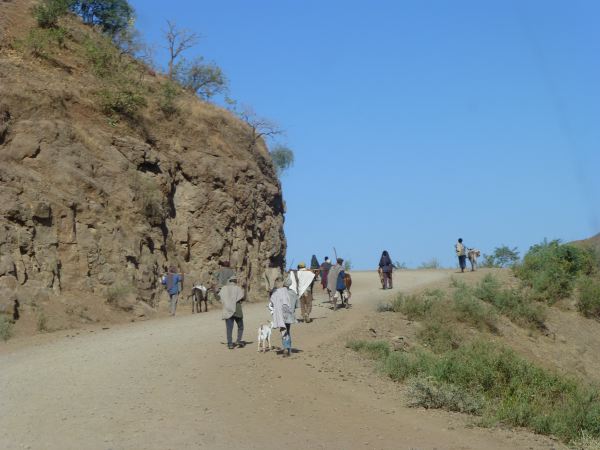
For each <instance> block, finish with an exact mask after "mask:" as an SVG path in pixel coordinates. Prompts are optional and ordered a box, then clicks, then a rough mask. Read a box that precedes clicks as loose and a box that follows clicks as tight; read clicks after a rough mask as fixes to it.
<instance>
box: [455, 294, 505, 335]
mask: <svg viewBox="0 0 600 450" xmlns="http://www.w3.org/2000/svg"><path fill="white" fill-rule="evenodd" d="M452 299H453V301H454V311H455V313H456V316H457V319H458V320H459V321H461V322H464V323H468V324H469V325H472V326H474V327H475V328H478V329H480V330H482V329H488V330H489V331H492V332H497V331H498V327H497V325H496V322H497V318H496V314H495V312H494V311H493V310H492V309H490V308H489V307H487V306H486V305H484V304H483V303H482V302H481V301H479V299H478V298H476V297H475V296H474V295H473V293H472V292H471V290H470V289H468V288H466V287H464V288H458V289H456V290H455V291H454V294H453V295H452Z"/></svg>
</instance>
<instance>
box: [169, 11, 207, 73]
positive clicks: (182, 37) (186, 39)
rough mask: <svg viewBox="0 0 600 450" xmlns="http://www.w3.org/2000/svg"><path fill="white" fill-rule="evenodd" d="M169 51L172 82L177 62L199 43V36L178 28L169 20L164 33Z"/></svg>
mask: <svg viewBox="0 0 600 450" xmlns="http://www.w3.org/2000/svg"><path fill="white" fill-rule="evenodd" d="M164 34H165V38H166V39H167V50H168V51H169V72H168V76H169V79H170V80H171V81H173V80H174V79H175V75H176V72H177V65H178V63H177V62H176V60H177V59H178V58H179V57H180V56H181V54H182V53H183V52H184V51H186V50H189V49H190V48H192V47H193V46H194V45H196V44H197V43H198V39H199V36H198V35H197V34H196V33H194V32H192V31H189V30H186V29H181V28H177V25H176V24H175V23H174V22H171V21H169V20H167V29H166V30H165V31H164Z"/></svg>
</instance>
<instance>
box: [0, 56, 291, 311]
mask: <svg viewBox="0 0 600 450" xmlns="http://www.w3.org/2000/svg"><path fill="white" fill-rule="evenodd" d="M73 45H75V44H73ZM14 48H15V46H10V45H9V46H4V47H3V48H2V49H1V50H0V80H1V82H0V298H2V300H3V302H4V304H5V305H6V304H7V302H10V301H11V300H12V299H13V298H19V299H20V300H21V302H22V303H25V304H27V303H28V302H31V301H34V299H37V301H39V300H40V298H41V299H46V300H48V301H52V299H53V298H55V297H57V296H63V295H64V294H66V293H71V294H74V295H78V296H86V295H92V296H93V297H94V298H115V297H116V292H121V293H123V292H126V293H128V295H125V296H123V295H120V297H121V298H120V299H119V302H121V306H123V307H132V306H133V305H134V303H135V302H138V301H145V302H147V303H148V304H149V305H154V304H155V303H156V300H157V295H158V294H160V292H161V291H162V287H161V286H160V282H159V278H160V275H161V274H162V273H163V272H164V271H165V269H166V268H167V267H168V266H169V265H176V266H179V267H180V268H181V270H183V271H184V272H185V273H186V278H187V280H188V281H190V282H191V281H195V280H200V281H203V282H205V283H206V282H207V281H208V280H209V278H210V274H211V273H212V272H213V271H214V270H215V269H216V268H217V267H218V261H219V260H230V261H231V262H232V265H233V267H234V268H235V269H236V270H237V271H238V273H239V275H240V277H241V279H242V283H244V284H246V285H247V287H248V292H249V296H250V298H258V295H259V292H260V294H262V291H261V288H260V286H261V282H260V280H261V276H262V271H263V269H264V268H265V267H267V266H269V265H279V266H282V265H283V263H284V254H285V238H284V234H283V220H284V218H283V213H284V204H283V200H282V193H281V186H280V184H279V181H278V180H277V177H276V174H275V172H274V170H273V166H272V162H271V160H270V157H269V155H268V152H267V151H266V148H265V146H264V144H262V143H260V144H259V145H258V146H256V145H254V146H250V145H248V133H249V132H250V131H249V129H248V127H246V126H245V125H244V124H243V123H241V122H240V121H238V120H237V119H236V118H234V117H233V116H232V115H231V114H229V113H228V112H226V111H224V110H221V109H219V108H216V107H214V106H211V105H209V104H206V103H203V102H201V101H199V100H197V99H196V98H195V97H193V96H191V95H187V94H182V97H181V98H180V99H179V100H178V104H177V108H178V113H176V114H174V115H173V116H170V117H166V116H165V115H163V114H161V113H160V112H159V111H158V109H157V108H155V107H153V104H152V100H150V101H149V102H148V104H147V106H146V107H145V109H143V110H142V111H140V113H139V114H138V115H137V116H136V117H134V118H132V117H130V118H128V119H123V118H119V119H118V120H115V119H114V117H107V116H106V114H104V113H102V111H101V110H100V108H99V107H98V106H97V97H96V92H97V91H96V90H95V89H94V88H95V87H96V86H95V83H96V82H97V81H96V79H95V78H94V77H93V76H91V75H90V74H89V73H88V72H87V71H86V67H85V62H84V61H80V60H79V59H77V56H72V57H69V56H68V51H69V44H67V46H66V48H65V49H64V50H63V52H64V53H65V55H67V56H65V57H64V58H61V62H60V64H50V63H48V60H47V59H40V58H34V57H27V56H24V55H23V54H22V53H20V52H19V51H15V50H14ZM144 83H145V85H146V86H147V89H148V92H149V93H150V96H152V92H153V89H156V86H157V85H158V84H159V83H161V80H159V79H157V78H156V77H155V76H153V75H151V74H146V75H145V80H144ZM188 286H189V284H188ZM123 302H124V303H123Z"/></svg>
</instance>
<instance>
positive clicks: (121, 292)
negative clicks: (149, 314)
mask: <svg viewBox="0 0 600 450" xmlns="http://www.w3.org/2000/svg"><path fill="white" fill-rule="evenodd" d="M130 292H131V287H130V286H125V285H117V286H111V287H110V288H108V290H107V291H106V301H107V302H108V303H109V304H111V305H117V304H118V302H119V300H122V299H123V298H125V297H126V296H127V295H128V294H129V293H130Z"/></svg>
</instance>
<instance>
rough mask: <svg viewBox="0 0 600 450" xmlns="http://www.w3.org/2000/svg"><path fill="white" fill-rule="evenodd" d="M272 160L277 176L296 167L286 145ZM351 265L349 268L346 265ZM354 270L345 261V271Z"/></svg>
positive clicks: (272, 152)
mask: <svg viewBox="0 0 600 450" xmlns="http://www.w3.org/2000/svg"><path fill="white" fill-rule="evenodd" d="M269 154H270V155H271V160H272V161H273V167H275V170H276V171H277V175H279V176H281V174H282V173H283V172H285V171H286V170H287V169H289V168H290V167H292V166H293V165H294V152H293V150H291V149H290V148H289V147H286V146H285V145H277V146H275V147H274V148H273V149H272V150H271V151H269ZM347 264H350V266H349V267H348V268H346V265H347ZM351 268H352V265H351V262H350V260H347V261H345V263H344V270H350V269H351Z"/></svg>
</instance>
